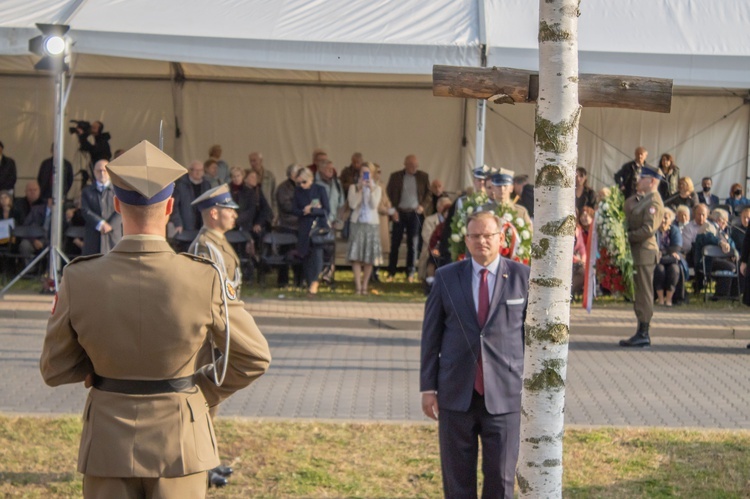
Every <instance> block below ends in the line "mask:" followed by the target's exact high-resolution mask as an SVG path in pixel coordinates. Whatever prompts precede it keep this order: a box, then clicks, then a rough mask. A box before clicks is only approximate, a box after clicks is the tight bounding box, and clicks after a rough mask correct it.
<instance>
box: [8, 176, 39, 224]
mask: <svg viewBox="0 0 750 499" xmlns="http://www.w3.org/2000/svg"><path fill="white" fill-rule="evenodd" d="M40 204H45V202H44V201H43V200H42V198H41V190H40V189H39V184H38V183H37V181H36V180H29V181H28V182H27V183H26V195H25V196H24V197H22V198H16V199H15V201H14V203H13V205H14V206H15V207H16V210H17V211H18V217H19V220H21V221H23V220H26V217H27V216H28V215H29V213H31V209H32V208H33V207H34V206H36V205H40Z"/></svg>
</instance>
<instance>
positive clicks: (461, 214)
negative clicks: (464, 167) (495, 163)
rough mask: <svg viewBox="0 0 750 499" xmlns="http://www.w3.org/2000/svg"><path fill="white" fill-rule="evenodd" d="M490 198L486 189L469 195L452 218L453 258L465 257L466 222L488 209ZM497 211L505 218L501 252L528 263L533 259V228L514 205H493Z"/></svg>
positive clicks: (455, 259)
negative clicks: (475, 214)
mask: <svg viewBox="0 0 750 499" xmlns="http://www.w3.org/2000/svg"><path fill="white" fill-rule="evenodd" d="M489 206H490V200H489V198H488V197H487V194H486V193H484V192H477V193H474V194H469V195H466V196H465V197H464V198H463V201H462V204H461V208H460V209H457V210H456V213H455V214H454V215H453V219H452V221H451V237H450V250H451V257H452V259H453V261H458V260H463V259H464V258H466V242H465V241H464V236H466V229H467V227H466V225H467V221H468V219H469V217H470V216H471V215H472V214H473V213H476V212H479V211H487V209H488V208H489ZM492 209H494V212H495V214H496V215H497V216H498V217H500V219H501V220H503V221H504V223H503V226H502V228H501V230H502V231H503V232H504V233H505V242H504V243H503V246H502V247H501V248H500V255H501V256H503V257H505V258H509V259H511V260H514V261H516V262H521V263H523V264H525V265H529V263H530V261H531V227H529V226H528V225H527V224H526V221H525V220H524V219H523V218H521V217H520V216H518V212H517V211H516V210H515V208H514V206H513V205H512V204H501V205H495V206H493V208H492Z"/></svg>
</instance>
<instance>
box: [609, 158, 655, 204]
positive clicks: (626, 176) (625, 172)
mask: <svg viewBox="0 0 750 499" xmlns="http://www.w3.org/2000/svg"><path fill="white" fill-rule="evenodd" d="M647 157H648V151H647V150H646V149H645V148H644V147H641V146H639V147H637V148H636V150H635V159H634V160H633V161H630V162H628V163H625V164H624V165H622V167H621V168H620V170H619V171H618V172H617V173H615V184H616V185H617V186H618V187H619V188H620V190H621V191H622V195H623V197H624V198H625V199H628V198H629V197H630V196H632V195H634V194H635V192H636V185H637V184H638V179H639V178H640V177H641V168H643V167H644V166H649V165H648V163H646V158H647ZM649 167H650V166H649Z"/></svg>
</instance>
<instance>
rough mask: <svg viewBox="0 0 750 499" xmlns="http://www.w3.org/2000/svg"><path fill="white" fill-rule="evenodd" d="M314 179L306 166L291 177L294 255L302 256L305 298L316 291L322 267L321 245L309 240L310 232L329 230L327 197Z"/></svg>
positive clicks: (310, 238) (311, 295)
mask: <svg viewBox="0 0 750 499" xmlns="http://www.w3.org/2000/svg"><path fill="white" fill-rule="evenodd" d="M314 178H315V177H314V175H313V173H312V172H311V171H310V169H309V168H302V169H301V170H300V171H299V172H298V173H297V176H296V177H295V182H296V184H297V186H296V187H295V188H294V214H295V215H296V216H297V218H298V220H299V230H298V231H297V254H298V255H299V257H300V258H302V269H303V271H304V273H305V280H306V281H307V286H308V288H307V294H308V297H313V296H315V295H316V294H317V293H318V285H319V282H318V279H319V276H320V272H321V271H322V270H323V248H322V247H321V246H319V245H317V244H315V243H313V241H312V236H313V234H311V231H313V230H316V231H317V230H321V229H325V228H328V229H329V230H330V227H329V225H328V221H327V217H328V213H329V209H330V208H329V206H328V196H327V195H326V191H325V189H323V187H321V186H319V185H316V184H315V183H314V182H313V180H314Z"/></svg>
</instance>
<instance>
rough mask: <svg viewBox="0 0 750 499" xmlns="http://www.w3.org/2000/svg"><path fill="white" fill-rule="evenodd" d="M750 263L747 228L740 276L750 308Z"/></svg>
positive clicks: (743, 297)
mask: <svg viewBox="0 0 750 499" xmlns="http://www.w3.org/2000/svg"><path fill="white" fill-rule="evenodd" d="M743 213H744V212H743ZM748 263H750V230H747V228H746V229H745V237H744V239H743V240H742V250H741V251H740V274H741V275H742V277H741V278H742V279H743V280H744V282H745V293H744V294H743V295H742V303H744V304H745V305H747V306H749V307H750V269H748ZM747 348H750V344H748V345H747Z"/></svg>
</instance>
